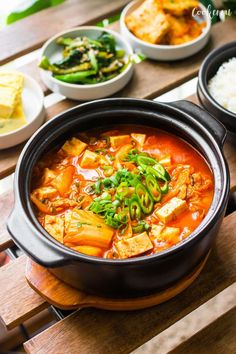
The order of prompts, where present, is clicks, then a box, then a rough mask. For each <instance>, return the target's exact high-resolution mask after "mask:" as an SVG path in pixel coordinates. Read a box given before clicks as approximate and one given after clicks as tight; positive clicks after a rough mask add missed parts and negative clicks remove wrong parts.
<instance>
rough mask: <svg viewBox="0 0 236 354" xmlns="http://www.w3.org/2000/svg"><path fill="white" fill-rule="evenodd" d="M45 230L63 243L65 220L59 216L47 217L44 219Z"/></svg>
mask: <svg viewBox="0 0 236 354" xmlns="http://www.w3.org/2000/svg"><path fill="white" fill-rule="evenodd" d="M44 228H45V230H46V231H47V232H48V233H49V234H50V235H51V236H52V237H54V238H55V239H56V240H57V241H59V242H61V243H63V236H64V218H63V217H62V216H58V215H46V216H45V219H44Z"/></svg>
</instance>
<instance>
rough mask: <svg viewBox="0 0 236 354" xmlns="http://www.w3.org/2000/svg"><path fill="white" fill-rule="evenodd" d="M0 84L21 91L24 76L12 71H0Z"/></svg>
mask: <svg viewBox="0 0 236 354" xmlns="http://www.w3.org/2000/svg"><path fill="white" fill-rule="evenodd" d="M0 84H1V85H6V86H11V87H14V88H15V89H16V90H17V91H19V93H21V92H22V89H23V86H24V76H23V75H22V74H21V73H18V72H14V71H0Z"/></svg>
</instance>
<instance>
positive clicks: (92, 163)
mask: <svg viewBox="0 0 236 354" xmlns="http://www.w3.org/2000/svg"><path fill="white" fill-rule="evenodd" d="M99 162H100V156H99V155H98V154H96V153H95V152H92V151H90V150H85V152H84V154H83V157H82V160H81V162H80V166H81V167H82V168H96V167H98V165H99Z"/></svg>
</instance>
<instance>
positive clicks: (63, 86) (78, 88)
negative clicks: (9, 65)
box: [39, 26, 133, 101]
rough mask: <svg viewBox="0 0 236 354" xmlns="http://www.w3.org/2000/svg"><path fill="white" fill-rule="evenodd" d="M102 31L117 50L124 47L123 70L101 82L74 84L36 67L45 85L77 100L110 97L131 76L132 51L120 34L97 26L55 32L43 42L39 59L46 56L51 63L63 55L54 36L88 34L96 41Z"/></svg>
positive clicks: (61, 48)
mask: <svg viewBox="0 0 236 354" xmlns="http://www.w3.org/2000/svg"><path fill="white" fill-rule="evenodd" d="M104 32H105V33H108V34H110V35H112V36H113V37H114V39H115V42H116V49H117V50H120V49H123V50H124V52H125V55H124V61H125V63H126V67H125V69H124V71H122V72H121V73H119V74H118V75H117V76H115V77H113V78H112V79H110V80H107V81H104V82H101V83H95V84H77V83H68V82H64V81H60V80H58V79H56V78H55V77H53V75H52V73H51V71H48V70H44V69H39V70H40V75H41V78H42V80H43V82H44V84H45V85H46V86H47V87H48V88H49V89H50V90H51V91H53V92H56V93H60V94H61V95H63V96H65V97H67V98H70V99H73V100H80V101H89V100H94V99H99V98H103V97H108V96H111V95H113V94H114V93H116V92H117V91H120V90H121V89H122V88H123V87H124V86H125V85H127V83H128V82H129V81H130V79H131V77H132V75H133V64H132V61H131V56H132V54H133V50H132V48H131V46H130V44H129V43H128V42H126V40H125V39H123V38H122V37H121V35H120V34H119V33H117V32H115V31H112V30H108V29H104V28H101V27H96V26H83V27H78V28H74V29H70V30H67V31H64V32H61V33H58V34H57V35H55V36H54V37H52V38H51V39H49V40H48V41H47V42H46V43H45V44H44V45H43V47H42V49H41V52H40V60H41V59H42V58H43V57H47V58H48V59H49V61H50V62H51V63H55V62H56V61H58V60H60V59H61V58H62V51H63V47H62V46H61V45H59V44H57V39H58V38H59V37H64V38H77V37H88V38H89V39H92V40H96V39H97V38H98V37H99V36H100V35H101V34H102V33H104Z"/></svg>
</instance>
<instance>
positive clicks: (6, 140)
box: [0, 71, 45, 149]
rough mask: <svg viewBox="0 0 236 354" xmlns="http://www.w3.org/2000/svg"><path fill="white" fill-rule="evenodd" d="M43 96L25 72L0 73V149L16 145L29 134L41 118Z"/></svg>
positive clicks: (35, 83) (39, 123)
mask: <svg viewBox="0 0 236 354" xmlns="http://www.w3.org/2000/svg"><path fill="white" fill-rule="evenodd" d="M43 102H44V95H43V92H42V89H41V88H40V86H39V84H38V83H37V82H36V81H35V80H34V79H32V78H31V77H30V76H28V75H26V74H22V73H19V72H14V71H1V72H0V117H1V118H0V149H7V148H10V147H13V146H16V145H18V144H20V143H22V142H24V141H25V140H27V139H28V138H30V137H31V136H32V134H33V133H34V132H35V131H36V130H37V129H38V128H39V127H40V126H41V125H42V123H43V122H44V119H45V110H44V103H43Z"/></svg>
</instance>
